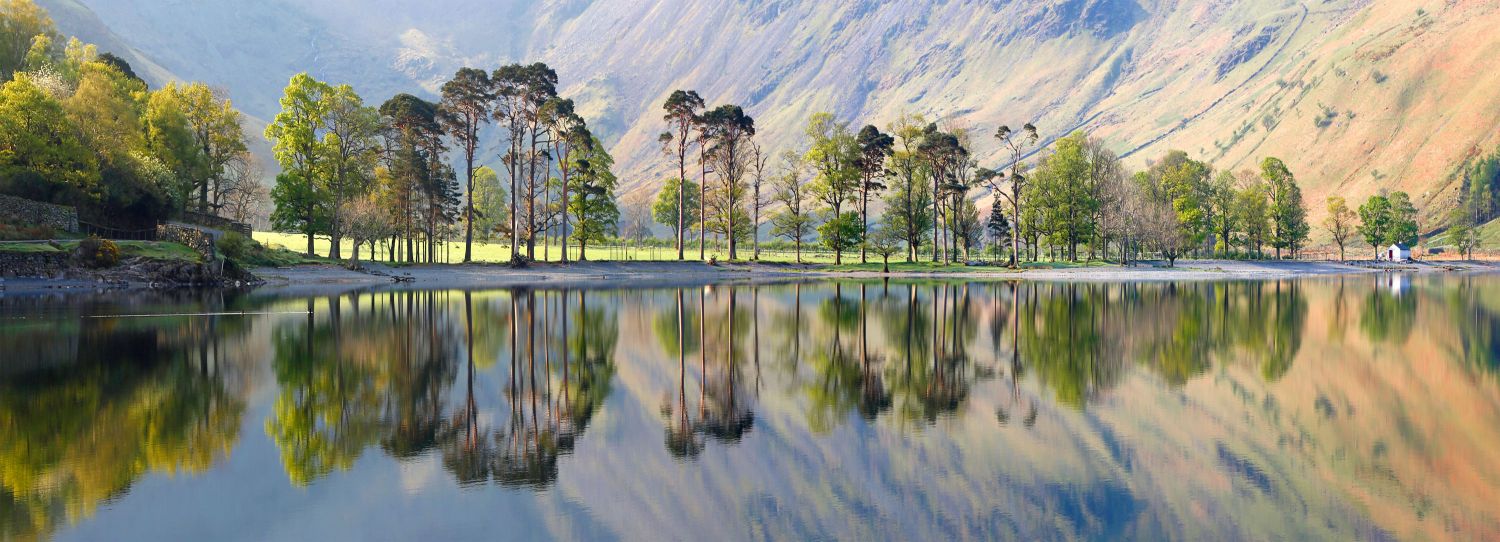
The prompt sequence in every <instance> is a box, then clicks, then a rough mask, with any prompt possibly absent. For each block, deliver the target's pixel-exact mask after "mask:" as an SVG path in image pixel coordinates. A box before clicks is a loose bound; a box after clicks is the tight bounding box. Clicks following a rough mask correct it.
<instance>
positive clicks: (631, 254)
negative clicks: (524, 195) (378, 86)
mask: <svg viewBox="0 0 1500 542" xmlns="http://www.w3.org/2000/svg"><path fill="white" fill-rule="evenodd" d="M254 238H255V240H256V241H259V242H260V243H261V244H263V245H265V246H266V247H267V248H277V247H281V248H286V249H287V250H293V251H297V252H302V251H305V250H306V249H307V237H305V236H302V235H297V234H288V233H277V232H263V231H258V232H255V235H254ZM329 245H330V243H329V241H328V239H327V238H325V237H319V238H316V239H314V241H313V251H314V252H315V253H317V254H318V255H319V256H324V257H326V256H328V247H329ZM352 248H353V246H352V245H351V244H350V243H348V242H345V243H343V244H342V252H343V255H344V257H345V258H347V257H349V256H350V255H351V254H352V252H351V250H352ZM523 250H524V248H523ZM738 253H739V254H738V256H739V257H740V259H748V258H749V257H750V255H751V253H752V248H751V247H750V245H748V244H746V245H745V246H743V247H740V248H739V249H738ZM385 254H386V253H385V249H384V248H383V247H382V248H381V252H380V255H381V258H382V259H383V258H384V257H385ZM568 254H569V256H570V257H571V258H572V259H574V260H577V259H578V247H577V246H576V245H572V244H570V245H569V246H568ZM706 254H707V256H708V257H710V258H716V259H718V260H720V261H723V260H725V259H727V258H728V257H729V250H728V249H727V248H725V247H712V246H710V247H708V249H707V251H706ZM463 256H464V244H463V242H462V241H453V242H448V243H444V244H443V245H442V246H440V247H439V249H438V255H437V260H438V261H439V262H452V263H457V262H461V261H463ZM685 256H686V257H687V258H688V259H692V260H696V259H698V247H697V245H693V246H692V248H691V250H688V251H686V253H685ZM369 257H370V254H369V250H368V247H365V248H364V249H362V250H361V251H360V258H361V259H369ZM588 257H589V259H590V260H610V261H670V260H676V259H677V249H675V248H667V247H644V246H643V247H623V246H590V247H589V248H588ZM536 259H537V260H538V261H549V262H556V261H561V260H562V250H561V247H560V246H558V245H556V244H552V245H544V244H538V245H537V246H536ZM858 259H859V253H858V252H854V253H845V254H844V261H846V262H848V261H851V260H853V261H858ZM870 259H871V260H872V261H874V260H877V259H878V257H875V256H874V255H871V258H870ZM474 261H475V262H481V263H508V262H509V261H510V245H509V244H502V243H481V242H478V241H476V242H475V243H474ZM761 261H765V262H775V263H791V262H795V261H796V254H795V253H794V252H793V251H790V250H788V251H771V250H762V251H761ZM802 261H803V262H804V263H821V264H831V263H833V253H832V252H824V251H819V250H811V249H804V250H803V252H802Z"/></svg>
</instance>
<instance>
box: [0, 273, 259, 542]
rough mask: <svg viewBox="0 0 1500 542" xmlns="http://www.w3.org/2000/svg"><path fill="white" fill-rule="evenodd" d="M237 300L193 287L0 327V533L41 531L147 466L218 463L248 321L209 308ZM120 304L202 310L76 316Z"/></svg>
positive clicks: (224, 451)
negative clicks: (181, 294) (193, 292)
mask: <svg viewBox="0 0 1500 542" xmlns="http://www.w3.org/2000/svg"><path fill="white" fill-rule="evenodd" d="M152 299H155V298H152ZM22 300H24V298H22ZM10 301H12V300H3V299H0V307H3V308H5V309H6V311H7V312H6V314H13V313H10V312H8V311H10V310H19V309H15V308H14V307H12V306H10V304H9V303H8V302H10ZM17 301H20V300H17ZM239 302H240V301H239V300H238V299H236V298H235V296H234V295H233V294H218V293H216V294H203V295H202V296H187V297H186V298H168V299H164V300H161V303H140V304H133V305H125V306H119V307H115V306H109V305H101V306H89V307H85V308H84V310H83V311H81V312H80V313H73V311H68V313H67V314H64V315H61V316H59V315H57V314H49V315H48V316H46V317H43V318H34V319H30V320H29V321H28V320H22V321H21V322H20V323H19V324H12V323H9V322H7V323H5V324H3V325H0V352H4V353H5V354H4V358H5V359H4V363H3V364H0V540H14V539H21V540H25V539H32V538H43V539H44V538H47V537H48V536H49V535H50V534H51V533H52V532H53V531H54V530H55V529H57V528H58V527H60V526H62V525H66V524H71V523H75V522H78V521H80V520H82V519H84V518H87V517H89V516H91V515H93V513H94V511H95V510H96V508H97V507H99V506H100V505H101V504H103V503H106V502H108V501H110V500H112V499H118V498H122V497H124V496H125V495H126V494H127V493H129V491H130V489H131V487H132V486H133V485H134V484H135V483H136V481H137V480H139V479H140V478H141V477H143V476H145V475H147V474H150V473H168V474H171V473H187V474H197V473H202V472H206V471H208V470H209V469H211V468H213V466H214V465H215V463H217V462H219V461H221V460H223V459H224V457H225V456H227V455H228V453H229V450H230V449H232V448H233V447H234V446H235V444H236V443H237V442H238V440H239V428H240V420H241V417H242V415H243V414H244V410H245V401H244V390H243V389H239V386H242V385H243V381H244V374H243V370H244V366H243V364H242V359H241V356H240V352H241V350H240V349H241V348H242V347H243V344H242V343H241V341H242V340H243V336H244V334H245V332H246V331H248V329H249V325H248V320H247V319H245V318H238V317H224V316H218V315H214V314H212V313H218V312H223V311H225V310H226V308H227V307H235V306H237V305H238V303H239ZM120 312H124V313H161V314H200V313H209V314H207V315H203V316H163V317H151V318H129V317H125V318H117V317H103V318H95V317H90V316H86V315H84V314H82V313H102V314H113V313H120ZM23 314H24V313H23Z"/></svg>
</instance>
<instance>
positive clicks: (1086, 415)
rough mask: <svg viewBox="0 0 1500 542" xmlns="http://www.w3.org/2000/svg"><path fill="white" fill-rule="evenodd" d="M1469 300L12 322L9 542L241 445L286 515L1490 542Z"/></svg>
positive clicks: (739, 296)
mask: <svg viewBox="0 0 1500 542" xmlns="http://www.w3.org/2000/svg"><path fill="white" fill-rule="evenodd" d="M1486 280H1487V279H1483V278H1474V277H1446V278H1442V279H1437V278H1434V279H1432V280H1425V281H1424V280H1416V281H1413V282H1412V283H1410V284H1407V283H1403V286H1402V287H1400V288H1393V287H1392V286H1391V283H1390V282H1389V280H1388V279H1382V278H1379V277H1354V278H1347V279H1339V280H1337V281H1334V280H1329V281H1267V282H1214V283H1207V282H1205V283H1132V284H1103V283H1042V282H993V283H987V282H974V283H963V282H952V281H920V282H910V281H908V282H903V281H894V282H888V281H845V282H825V283H813V282H808V283H791V284H759V285H739V284H725V285H715V286H713V287H711V288H684V289H656V290H629V291H616V290H603V289H600V290H575V289H550V290H544V289H536V288H519V289H514V290H495V291H451V292H445V291H435V292H434V291H360V292H348V293H341V294H336V295H322V296H315V297H290V298H286V297H282V298H277V297H275V296H270V297H269V298H268V299H265V300H264V302H265V304H266V305H268V306H273V307H274V308H276V309H277V310H280V309H285V310H288V311H294V312H298V313H299V314H296V315H285V316H274V317H263V318H234V317H170V318H152V319H125V318H114V319H110V318H103V319H83V318H53V319H51V320H46V321H45V324H42V325H32V324H30V323H20V324H16V323H12V322H9V321H7V322H4V323H3V325H4V326H5V327H3V328H0V331H3V333H0V352H5V353H6V354H14V355H12V356H11V357H9V358H8V359H6V362H7V363H5V364H3V365H0V467H3V468H0V512H3V513H0V538H30V537H37V536H39V537H45V536H46V535H47V533H50V532H53V531H55V530H56V529H57V528H58V526H62V525H66V524H68V523H72V522H77V521H79V520H80V519H81V518H87V517H90V516H91V515H92V516H94V518H95V519H94V521H99V522H101V523H107V518H108V517H109V516H110V515H111V513H112V512H111V513H97V512H95V510H96V509H99V508H100V507H101V503H107V502H111V501H112V500H117V499H120V500H123V499H126V498H127V497H128V493H129V492H130V491H131V488H132V487H133V486H134V485H139V484H137V481H139V480H141V479H142V478H144V477H147V476H149V475H150V474H151V473H174V472H188V473H198V472H203V471H205V470H209V469H211V468H214V467H215V466H217V465H223V464H224V463H225V461H226V460H225V454H227V452H228V450H229V449H230V448H231V447H233V446H234V445H235V443H236V442H237V441H238V438H239V434H238V431H239V430H240V429H239V428H240V427H242V426H243V424H245V423H251V424H261V425H263V426H264V428H265V431H266V435H267V436H268V437H269V438H270V439H271V441H272V442H273V443H274V444H275V451H274V452H273V453H274V454H275V456H273V457H277V458H279V459H280V465H281V467H282V468H283V469H284V471H285V475H286V476H287V480H289V481H290V485H292V486H299V487H301V486H311V485H316V484H318V483H319V481H320V480H323V479H324V478H326V477H331V476H344V475H341V474H339V473H340V472H341V471H344V470H352V469H356V468H357V469H359V470H360V471H361V472H358V473H354V474H351V475H349V476H370V477H372V478H373V477H382V479H385V477H388V476H389V474H390V472H392V467H393V466H394V465H401V466H402V467H403V470H407V471H413V472H425V471H426V469H425V468H422V467H429V466H430V467H435V468H434V471H436V472H441V473H445V474H444V475H442V476H438V477H434V478H423V479H421V480H418V481H411V480H407V479H406V478H403V479H402V482H403V483H408V482H411V483H421V484H431V483H433V480H436V481H438V482H449V483H452V482H456V484H457V485H459V486H462V487H466V488H469V489H471V490H483V491H489V493H488V494H486V497H498V498H502V499H515V500H516V501H515V502H521V503H523V504H524V503H525V502H526V500H527V499H528V497H530V496H531V493H532V492H534V491H539V490H542V489H545V488H551V487H554V486H556V485H562V486H564V488H565V490H566V491H564V492H557V493H552V492H540V493H539V494H538V496H537V497H536V498H538V499H542V498H543V497H541V496H540V495H558V494H566V495H568V497H567V498H568V499H574V498H576V499H578V500H580V501H589V500H590V499H600V498H601V497H602V498H612V497H614V496H615V495H619V494H629V493H628V492H631V491H643V490H642V489H641V488H650V490H652V491H660V494H659V495H653V497H652V499H653V500H652V501H651V502H649V503H646V504H645V505H642V508H640V509H635V511H638V512H641V511H643V510H644V512H643V513H645V514H647V515H649V514H651V513H653V512H651V511H650V510H646V509H661V510H669V511H668V512H663V513H664V514H666V515H670V514H672V513H675V512H671V510H679V509H684V508H686V507H692V506H701V507H702V508H703V509H704V510H705V511H706V513H705V514H704V515H705V516H715V517H717V514H718V513H720V512H727V513H743V514H746V517H747V518H748V519H749V520H752V521H760V522H762V523H761V525H763V526H764V527H765V529H766V531H765V532H766V533H767V534H768V536H771V537H774V536H775V535H781V537H784V538H797V536H796V535H804V536H803V537H813V536H816V535H819V534H823V533H826V532H839V531H838V530H837V529H839V528H840V527H841V525H843V524H841V523H839V521H840V520H841V519H843V518H840V517H836V516H837V515H836V514H832V515H831V514H828V513H827V511H826V510H824V509H820V508H818V507H807V508H805V509H795V510H793V509H789V508H787V507H786V506H784V505H785V503H789V502H799V503H800V502H818V500H819V499H834V500H836V501H837V502H838V503H839V505H840V506H844V507H846V508H844V509H846V510H857V511H858V514H857V515H859V517H858V518H856V521H858V522H860V525H862V526H868V527H871V528H876V529H887V528H896V527H898V524H905V525H913V526H914V527H912V528H911V530H910V531H909V532H907V531H900V530H899V529H897V530H894V531H890V532H892V533H895V532H901V533H902V535H907V536H909V537H912V538H927V537H941V536H943V535H952V536H950V537H952V538H962V537H964V536H966V535H967V536H979V535H985V534H996V535H999V536H994V537H995V538H1003V537H1005V535H1006V534H1012V535H1015V536H1016V537H1018V538H1028V537H1029V538H1054V537H1055V538H1110V537H1112V536H1116V537H1129V536H1130V535H1136V536H1138V537H1140V538H1173V537H1181V538H1195V536H1194V535H1198V536H1196V538H1199V539H1204V538H1207V539H1218V538H1256V539H1260V538H1264V539H1272V538H1294V539H1296V538H1361V537H1368V538H1379V537H1381V536H1382V535H1384V534H1386V533H1388V532H1389V533H1395V534H1396V535H1397V537H1402V538H1405V537H1410V538H1418V539H1421V538H1444V536H1443V535H1444V534H1455V533H1456V534H1455V536H1454V537H1463V535H1470V534H1472V535H1477V536H1476V538H1493V536H1486V535H1491V534H1494V533H1500V519H1497V518H1496V516H1494V514H1493V512H1490V511H1488V507H1484V506H1482V503H1487V502H1491V501H1492V500H1493V499H1489V498H1488V497H1490V496H1493V495H1495V494H1497V493H1496V489H1495V488H1497V487H1500V485H1497V484H1494V483H1493V481H1494V480H1496V479H1497V478H1495V477H1496V475H1497V473H1496V471H1495V468H1494V465H1495V464H1496V463H1495V462H1494V461H1493V457H1494V453H1493V450H1495V449H1500V446H1497V445H1496V443H1497V442H1500V433H1497V432H1496V431H1493V430H1490V429H1489V427H1490V426H1491V425H1493V424H1488V425H1487V424H1484V423H1483V420H1486V419H1491V418H1493V417H1494V416H1492V414H1494V413H1497V412H1500V406H1497V405H1500V403H1497V402H1496V401H1495V400H1494V397H1495V393H1494V390H1495V389H1496V386H1500V379H1497V378H1496V370H1497V366H1500V362H1497V359H1500V354H1497V352H1500V347H1497V346H1496V343H1497V342H1500V339H1497V337H1500V301H1497V300H1500V296H1496V295H1494V294H1493V292H1494V291H1500V290H1497V289H1496V287H1495V286H1494V283H1493V282H1485V281H1486ZM6 302H7V300H6V299H4V298H0V304H4V303H6ZM244 303H245V302H243V301H237V300H233V299H227V300H211V301H203V300H188V301H186V302H183V301H182V300H178V301H176V302H174V303H173V304H172V307H171V312H184V313H186V312H200V311H201V312H209V311H213V310H224V309H229V310H233V309H235V308H244ZM179 305H181V306H182V307H180V308H179V307H178V306H179ZM131 310H132V312H149V311H144V310H141V311H137V310H135V309H131ZM642 316H644V317H643V318H642ZM254 322H260V323H264V324H265V325H252V323H254ZM251 338H253V339H251ZM1304 343H1305V344H1304ZM255 356H259V357H255ZM242 358H243V359H242ZM251 358H253V359H252V360H251V361H249V362H246V361H245V360H246V359H251ZM1388 360H1399V361H1400V363H1390V362H1387V361H1388ZM259 363H266V365H264V366H262V365H259ZM1294 363H1296V364H1297V365H1295V366H1294ZM617 364H618V369H619V370H620V371H619V373H620V375H621V377H620V379H619V381H616V374H617ZM242 365H243V366H248V367H252V368H255V369H264V368H265V367H267V366H268V367H269V368H270V371H245V370H243V369H242V368H241V366H242ZM237 371H238V372H239V373H249V374H254V375H261V374H263V373H265V374H266V375H267V376H262V377H261V378H274V386H275V387H276V389H274V390H268V391H270V392H272V393H267V394H251V393H249V392H248V390H249V389H250V388H251V386H250V385H248V383H247V379H248V378H251V377H246V376H244V375H237ZM612 394H613V396H614V397H611V395H612ZM658 395H659V396H660V398H661V399H660V403H659V410H660V412H659V414H658V412H656V411H657V410H658V403H657V402H655V401H654V399H655V398H656V397H657V396H658ZM257 397H266V398H268V399H267V400H266V401H265V402H264V403H257V404H256V405H255V406H254V407H246V406H245V405H246V401H247V398H257ZM606 403H608V404H609V406H608V407H606V406H605V404H606ZM1454 405H1463V406H1464V407H1465V408H1466V409H1469V410H1460V409H1455V408H1453V406H1454ZM247 408H250V409H251V410H252V411H258V412H259V411H264V412H267V413H268V414H267V415H266V416H265V417H264V418H263V419H254V420H243V419H242V418H243V412H244V411H245V410H246V409H247ZM605 408H609V409H610V410H609V412H608V417H607V418H605V416H604V414H603V413H604V412H605V411H604V409H605ZM992 415H993V416H994V418H991V416H992ZM602 419H607V420H608V421H609V423H608V424H607V427H604V428H598V427H597V426H599V425H601V424H600V420H602ZM997 422H998V423H997ZM591 426H594V427H596V428H594V429H590V427H591ZM658 431H660V432H661V433H658ZM658 438H661V439H662V440H657V439H658ZM663 448H665V450H663ZM663 451H665V452H667V453H662V452H663ZM570 455H576V456H578V457H577V458H573V459H570V458H569V457H568V456H570ZM241 457H242V456H236V458H235V459H237V460H238V459H240V458H241ZM243 457H247V458H248V459H247V461H246V462H245V463H241V465H245V464H249V465H255V464H258V463H257V462H256V461H255V460H256V459H258V458H257V457H256V455H255V451H254V450H253V449H252V451H251V453H249V454H246V456H243ZM361 459H364V460H361ZM356 465H358V467H356ZM847 465H858V466H859V467H856V468H855V469H845V468H837V467H838V466H847ZM622 466H628V467H630V469H626V470H628V472H627V471H625V470H621V467H622ZM636 467H639V468H638V469H636ZM860 468H865V469H869V470H868V471H863V470H859V469H860ZM230 471H231V473H232V472H233V469H230ZM1470 472H1472V473H1476V474H1475V475H1474V476H1467V475H1466V474H1465V475H1463V477H1458V478H1456V477H1455V476H1454V475H1453V474H1452V473H1470ZM569 473H577V474H579V475H578V476H568V475H569ZM601 473H606V474H609V475H608V476H601ZM777 476H781V477H783V478H775V477H777ZM785 477H795V478H797V479H804V478H805V479H814V480H817V479H820V478H822V479H826V480H827V482H828V483H827V484H799V483H796V482H795V481H788V480H787V479H785ZM820 481H821V480H820ZM1456 481H1461V482H1462V483H1456ZM195 483H206V484H212V483H216V481H215V480H209V479H207V478H205V479H203V480H199V481H198V482H195ZM217 483H222V482H217ZM277 485H278V486H279V487H278V489H281V490H285V491H288V492H290V493H305V492H298V491H290V488H288V487H286V486H287V485H288V484H287V483H286V482H280V483H278V484H277ZM168 486H170V484H168ZM152 487H161V486H152ZM178 487H181V486H178ZM361 487H364V486H361ZM199 488H201V487H199ZM480 488H484V489H480ZM496 488H502V490H496ZM325 489H326V490H328V491H331V492H338V491H344V490H346V489H347V486H344V485H342V484H329V485H327V486H325ZM418 489H423V490H425V489H430V488H427V487H420V488H418ZM437 489H438V490H434V491H432V492H431V493H430V495H431V498H430V499H424V501H425V502H426V503H428V504H431V503H434V502H435V503H438V504H439V505H442V504H446V502H447V501H444V499H445V498H448V497H449V496H451V495H448V494H445V493H444V492H442V491H440V489H441V488H437ZM503 489H517V490H518V491H504V490H503ZM741 489H744V490H745V491H743V492H741V491H740V490H741ZM372 498H373V497H372ZM464 498H465V499H467V498H469V497H468V496H465V497H464ZM939 501H941V502H944V503H947V505H945V506H938V507H931V508H928V507H900V506H892V505H891V503H906V502H939ZM997 503H998V504H997ZM151 504H154V503H151ZM580 504H585V505H588V506H594V505H595V504H596V503H595V502H581V503H580ZM1362 507H1363V508H1362ZM127 508H128V509H131V510H132V511H133V512H127V513H136V514H140V511H139V508H140V507H138V506H137V507H122V509H127ZM997 509H1003V510H1006V511H1010V512H1008V513H1012V514H1013V516H1006V517H1003V518H1001V517H997V516H986V515H985V514H987V513H991V512H993V511H994V510H997ZM111 510H113V509H111ZM592 511H594V512H599V515H598V519H600V521H601V523H608V524H609V526H611V527H615V528H618V524H616V523H612V522H618V521H621V520H620V518H619V517H612V516H611V512H610V511H608V510H605V509H604V508H603V507H597V508H593V509H592ZM1246 517H1249V518H1254V517H1285V518H1290V519H1289V521H1286V522H1236V521H1234V520H1238V519H1240V518H1246ZM119 519H120V518H119V517H115V518H113V520H116V521H117V520H119ZM648 519H654V520H656V521H658V522H665V523H667V524H668V526H669V527H670V526H671V525H673V524H671V520H663V519H662V518H660V517H656V518H648ZM689 519H692V518H689ZM685 524H688V525H691V526H692V527H695V528H703V527H704V526H703V525H702V524H700V523H695V522H693V521H686V522H685ZM676 525H677V526H681V525H682V524H676ZM710 527H712V526H710ZM1007 529H1009V530H1007ZM1445 529H1447V530H1445ZM666 530H670V529H666ZM666 530H664V534H666ZM711 530H712V529H707V530H705V531H704V535H705V536H707V535H709V534H710V531H711ZM619 532H620V533H621V534H625V535H627V537H628V535H629V534H633V533H632V532H631V531H629V530H628V529H620V531H619ZM846 532H849V533H853V534H859V533H858V532H856V531H855V530H850V531H846ZM1319 534H1322V535H1328V536H1318V535H1319ZM924 535H926V536H924ZM1028 535H1032V536H1028ZM1215 535H1218V536H1215ZM1235 535H1238V536H1235ZM1299 535H1300V536H1299ZM1340 535H1349V536H1340ZM1362 535H1368V536H1362Z"/></svg>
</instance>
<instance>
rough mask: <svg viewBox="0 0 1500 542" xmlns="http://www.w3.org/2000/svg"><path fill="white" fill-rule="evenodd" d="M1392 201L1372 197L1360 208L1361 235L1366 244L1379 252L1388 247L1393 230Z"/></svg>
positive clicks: (1385, 198)
mask: <svg viewBox="0 0 1500 542" xmlns="http://www.w3.org/2000/svg"><path fill="white" fill-rule="evenodd" d="M1391 220H1392V216H1391V200H1390V198H1387V197H1385V196H1378V195H1377V196H1370V199H1368V200H1365V203H1364V204H1363V205H1360V206H1359V221H1360V224H1359V228H1358V231H1359V235H1360V236H1361V237H1363V238H1364V240H1365V244H1367V245H1370V246H1371V247H1373V248H1374V249H1375V251H1376V252H1379V251H1380V250H1381V249H1383V248H1385V247H1386V246H1388V243H1387V240H1388V239H1390V237H1389V235H1390V229H1391Z"/></svg>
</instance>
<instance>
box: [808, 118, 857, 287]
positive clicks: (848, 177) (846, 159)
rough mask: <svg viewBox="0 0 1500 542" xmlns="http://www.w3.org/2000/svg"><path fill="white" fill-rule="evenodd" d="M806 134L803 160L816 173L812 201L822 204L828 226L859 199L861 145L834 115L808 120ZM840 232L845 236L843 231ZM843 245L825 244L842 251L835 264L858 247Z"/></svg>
mask: <svg viewBox="0 0 1500 542" xmlns="http://www.w3.org/2000/svg"><path fill="white" fill-rule="evenodd" d="M805 134H806V135H807V139H808V148H807V152H805V153H804V154H803V160H804V161H805V163H806V164H807V166H808V167H809V168H810V169H811V170H812V171H813V175H814V176H813V181H812V183H811V186H810V188H811V191H812V194H813V197H815V198H817V200H818V201H819V202H820V203H822V204H823V207H824V211H825V213H826V214H827V216H828V217H829V218H828V220H827V221H826V222H833V221H836V220H839V219H841V218H842V217H843V216H844V206H845V205H847V204H850V203H853V202H854V201H855V199H856V198H857V197H858V196H859V191H860V171H859V160H860V149H859V143H858V142H857V141H856V140H855V136H854V134H853V133H851V132H850V131H849V125H848V124H846V123H844V122H841V121H839V120H837V119H835V118H834V116H833V114H832V113H814V114H813V115H812V116H811V117H809V118H808V121H807V128H806V130H805ZM856 220H858V219H857V218H856ZM856 225H857V224H856ZM825 227H826V223H825ZM820 231H821V228H820ZM837 231H838V232H839V233H843V230H842V229H837ZM844 241H845V239H836V240H834V241H832V242H829V241H825V244H828V246H829V247H830V248H832V247H835V246H836V247H839V248H838V249H834V255H833V261H834V263H835V264H839V263H843V260H844V257H843V256H844V251H845V250H848V249H850V248H853V247H855V246H856V245H854V244H846V243H845V242H844Z"/></svg>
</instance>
